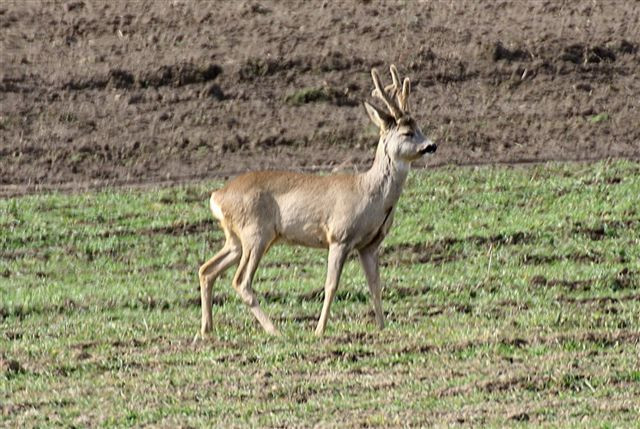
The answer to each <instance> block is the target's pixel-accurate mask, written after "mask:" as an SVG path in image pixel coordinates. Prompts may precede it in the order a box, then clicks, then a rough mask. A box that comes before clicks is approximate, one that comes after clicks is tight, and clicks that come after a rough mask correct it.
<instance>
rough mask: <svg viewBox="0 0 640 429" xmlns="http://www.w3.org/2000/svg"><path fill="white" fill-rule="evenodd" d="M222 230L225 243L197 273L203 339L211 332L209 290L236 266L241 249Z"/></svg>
mask: <svg viewBox="0 0 640 429" xmlns="http://www.w3.org/2000/svg"><path fill="white" fill-rule="evenodd" d="M223 228H224V232H225V235H226V238H227V241H226V243H225V245H224V247H223V248H222V250H220V251H219V252H218V253H217V254H216V255H215V256H214V257H213V258H211V259H209V260H208V261H207V262H205V263H204V264H202V266H201V267H200V270H199V271H198V276H199V278H200V305H201V308H202V325H201V327H200V333H201V334H202V336H203V337H204V336H205V335H206V334H207V333H209V332H211V328H212V325H213V320H212V315H211V304H212V302H211V300H212V295H211V290H212V288H213V283H214V281H215V279H216V278H217V277H218V276H220V275H221V274H222V273H224V272H225V271H226V270H227V268H229V267H230V266H231V265H234V264H236V263H237V262H238V261H239V260H240V256H241V253H242V252H241V247H240V240H239V239H238V237H237V236H236V235H235V234H233V233H232V232H231V231H230V230H228V229H227V228H225V227H224V226H223Z"/></svg>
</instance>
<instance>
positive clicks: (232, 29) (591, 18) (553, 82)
mask: <svg viewBox="0 0 640 429" xmlns="http://www.w3.org/2000/svg"><path fill="white" fill-rule="evenodd" d="M639 45H640V5H639V4H638V3H636V2H630V1H607V2H567V3H563V2H556V1H531V2H502V1H491V2H476V1H469V2H463V1H454V2H443V3H439V2H432V1H403V2H397V3H396V2H391V1H387V2H380V3H378V2H372V1H364V0H360V1H349V0H345V1H336V2H329V1H325V2H320V1H313V2H297V1H295V2H294V1H286V2H266V1H265V2H263V1H250V2H245V1H237V2H231V1H229V2H188V1H178V0H173V1H132V2H112V1H109V2H99V1H96V2H89V1H54V2H46V3H44V2H36V1H17V0H15V1H11V0H9V1H5V2H2V3H1V4H0V55H1V57H0V59H1V61H0V195H11V194H20V193H24V192H32V191H37V190H39V189H47V188H52V187H53V188H71V189H74V188H82V187H88V186H97V185H98V186H102V185H117V184H135V183H158V182H163V181H168V182H176V181H186V180H195V179H203V178H211V177H221V176H227V175H231V174H235V173H237V172H240V171H244V170H247V169H256V168H287V169H299V170H307V171H308V170H330V169H333V168H336V167H340V166H342V167H347V168H351V167H352V166H354V167H355V168H363V167H364V166H365V165H367V163H368V162H370V160H371V158H372V155H373V151H374V146H375V144H376V140H377V136H376V130H375V129H374V128H373V127H372V126H371V125H370V124H369V123H368V120H367V118H366V115H365V114H364V112H363V109H362V107H361V106H360V103H361V102H362V101H363V100H366V99H369V98H370V97H369V94H370V91H371V87H372V85H371V81H370V76H369V70H370V69H371V67H374V66H375V67H379V68H381V69H382V68H385V69H386V67H387V65H388V64H390V63H396V64H397V65H398V67H399V69H400V71H401V74H407V75H409V76H411V78H412V83H413V94H412V101H413V108H414V111H415V116H416V118H417V119H418V120H419V122H420V123H422V124H423V130H425V131H426V132H427V133H428V134H429V135H431V136H432V138H433V139H435V140H437V142H438V143H439V149H438V152H437V153H436V155H435V156H433V157H432V158H430V159H429V160H428V161H427V162H426V164H427V165H432V166H433V165H443V164H482V163H519V162H538V161H546V160H595V159H603V158H609V157H613V158H618V157H626V158H633V159H640V126H638V123H639V122H640V78H639V76H638V71H639V70H640V53H639V51H638V48H639Z"/></svg>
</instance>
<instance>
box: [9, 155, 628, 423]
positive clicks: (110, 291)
mask: <svg viewBox="0 0 640 429" xmlns="http://www.w3.org/2000/svg"><path fill="white" fill-rule="evenodd" d="M213 186H215V184H214V185H213ZM211 187H212V184H208V185H193V186H182V187H173V188H166V189H157V190H145V191H142V190H134V191H123V190H109V191H104V192H96V193H84V194H75V195H63V194H46V195H33V196H27V197H22V198H13V199H5V200H2V201H0V252H1V253H0V257H1V258H0V358H1V363H2V367H1V371H2V372H0V386H1V389H0V392H1V394H0V425H2V426H12V427H25V426H48V425H54V424H55V425H58V424H62V425H65V426H70V425H75V426H113V427H116V426H117V427H121V426H142V425H153V426H171V427H174V426H210V425H216V426H220V427H237V426H247V425H251V426H283V427H292V426H305V427H306V426H313V425H320V426H340V427H352V426H358V427H359V426H382V427H389V426H427V425H455V424H466V425H474V426H477V425H487V426H492V425H496V426H502V425H515V424H521V425H536V426H537V425H539V424H540V423H544V424H548V425H553V426H567V425H577V426H584V427H621V426H635V427H638V426H637V421H638V419H639V418H640V363H639V354H640V321H639V317H640V291H639V289H640V262H639V261H640V206H639V204H638V195H640V164H637V163H631V162H611V163H609V162H607V163H598V164H591V165H587V164H571V165H564V164H563V165H555V164H551V165H543V166H542V165H541V166H534V167H528V168H505V167H483V168H455V169H454V168H444V169H439V170H435V171H428V172H414V173H412V175H411V176H410V179H409V181H408V184H407V189H406V190H405V193H404V195H403V197H402V198H401V202H400V206H399V208H398V211H397V215H396V224H395V226H394V229H393V230H392V232H391V235H390V236H389V237H388V238H387V241H386V242H385V244H384V252H383V256H382V261H383V265H384V267H383V269H382V276H383V281H384V283H385V290H384V305H385V310H386V314H387V321H388V327H387V329H385V330H384V331H381V332H378V331H376V330H375V329H374V326H373V325H374V323H373V313H372V311H371V309H370V304H369V298H368V294H367V288H366V286H365V281H364V276H363V274H362V273H361V270H360V267H359V266H358V263H357V259H351V260H350V261H349V262H348V264H347V266H346V268H345V273H344V275H343V279H342V282H341V285H340V289H339V292H338V296H337V299H336V302H335V303H334V306H333V308H332V317H331V319H330V322H329V328H328V332H327V335H326V337H324V338H322V339H317V338H315V337H314V336H313V328H314V326H315V321H316V318H317V317H318V316H319V312H320V307H321V299H322V294H321V290H322V284H323V281H324V270H325V256H326V254H325V252H323V251H318V250H308V249H303V248H286V247H276V248H274V249H272V251H271V252H270V253H269V254H268V255H267V257H266V258H265V260H263V263H262V264H261V268H260V270H259V271H258V274H257V279H256V280H257V281H256V283H255V289H256V290H257V291H258V292H259V294H260V296H261V300H262V304H263V307H264V309H265V310H266V311H267V312H268V313H269V314H270V315H271V316H272V317H273V319H274V320H275V321H276V322H277V324H278V326H279V327H280V328H281V330H282V332H283V336H282V338H277V339H274V338H269V337H267V336H266V335H264V334H263V332H261V330H260V328H259V326H258V325H257V323H256V322H255V321H254V320H253V318H252V317H251V315H250V314H249V312H248V311H247V310H246V309H245V308H244V307H243V305H242V304H241V302H240V300H239V299H238V298H237V297H236V296H235V294H234V293H233V291H232V288H231V286H230V278H231V274H232V273H231V272H229V273H227V274H226V275H225V277H224V278H223V279H221V280H220V281H218V282H217V283H216V285H215V286H214V292H215V297H214V325H215V326H214V339H212V340H210V341H207V342H204V343H202V342H201V343H197V344H195V345H194V344H192V341H191V340H192V338H193V337H194V334H195V333H196V332H197V331H198V328H199V320H200V305H199V292H198V281H197V274H196V273H197V268H198V266H199V264H200V263H202V262H203V261H204V260H206V259H207V258H208V257H210V256H211V255H212V254H213V253H214V252H215V251H217V248H218V247H220V245H221V239H222V235H221V232H220V230H219V229H218V228H217V226H214V224H213V222H212V220H211V216H210V214H209V213H208V210H207V196H208V195H207V194H208V190H209V189H210V188H211Z"/></svg>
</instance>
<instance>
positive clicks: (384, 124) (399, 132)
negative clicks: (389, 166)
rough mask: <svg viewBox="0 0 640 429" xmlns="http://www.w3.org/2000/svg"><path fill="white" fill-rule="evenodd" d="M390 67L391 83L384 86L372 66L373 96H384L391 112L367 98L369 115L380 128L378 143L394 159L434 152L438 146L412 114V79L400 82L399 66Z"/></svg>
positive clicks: (408, 160) (418, 156)
mask: <svg viewBox="0 0 640 429" xmlns="http://www.w3.org/2000/svg"><path fill="white" fill-rule="evenodd" d="M390 70H391V78H392V83H391V84H390V85H388V86H387V87H383V85H382V84H381V82H380V75H379V74H378V71H377V70H376V69H372V70H371V77H372V78H373V84H374V86H375V89H374V90H373V92H372V96H374V97H377V98H379V99H381V100H382V101H383V102H384V104H385V106H386V107H387V109H388V112H385V111H383V110H382V109H380V108H378V107H375V106H373V105H371V104H369V103H367V102H366V101H365V102H364V107H365V108H366V110H367V114H368V115H369V118H371V120H372V121H373V123H374V124H376V126H377V127H378V128H379V129H380V143H379V145H382V147H383V149H384V152H385V153H386V154H387V155H388V156H389V157H391V159H392V160H393V161H396V162H401V163H407V162H409V163H410V162H411V161H415V160H416V159H418V158H420V157H422V156H423V155H425V154H427V153H434V152H435V151H436V149H437V146H436V145H435V143H433V142H432V141H431V140H429V139H428V138H426V137H425V136H424V134H422V130H420V127H419V126H418V125H417V124H416V122H415V120H414V119H413V118H412V117H411V113H410V107H409V94H410V92H411V82H410V81H409V78H408V77H407V78H405V79H404V81H403V83H402V86H401V85H400V76H399V74H398V69H397V68H396V66H395V65H391V67H390Z"/></svg>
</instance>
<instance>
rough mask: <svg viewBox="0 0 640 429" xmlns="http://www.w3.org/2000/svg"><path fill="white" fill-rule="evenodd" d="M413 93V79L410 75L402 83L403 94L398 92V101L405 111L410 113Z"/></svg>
mask: <svg viewBox="0 0 640 429" xmlns="http://www.w3.org/2000/svg"><path fill="white" fill-rule="evenodd" d="M410 93H411V81H409V78H408V77H405V78H404V82H403V83H402V94H398V99H399V100H398V101H399V104H400V108H401V109H402V111H403V112H405V113H409V110H410V108H409V94H410Z"/></svg>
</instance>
